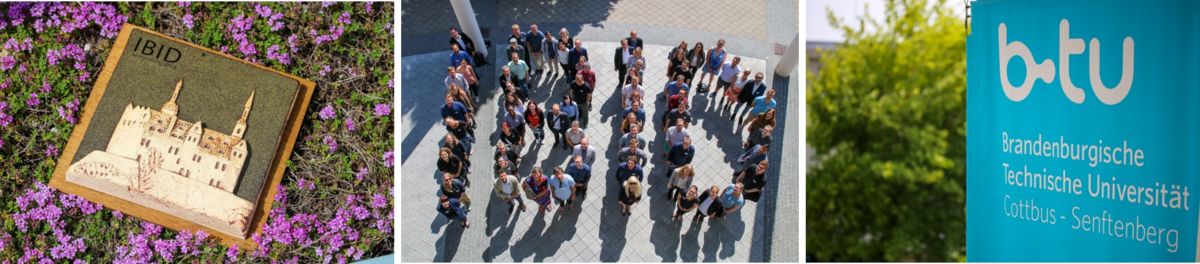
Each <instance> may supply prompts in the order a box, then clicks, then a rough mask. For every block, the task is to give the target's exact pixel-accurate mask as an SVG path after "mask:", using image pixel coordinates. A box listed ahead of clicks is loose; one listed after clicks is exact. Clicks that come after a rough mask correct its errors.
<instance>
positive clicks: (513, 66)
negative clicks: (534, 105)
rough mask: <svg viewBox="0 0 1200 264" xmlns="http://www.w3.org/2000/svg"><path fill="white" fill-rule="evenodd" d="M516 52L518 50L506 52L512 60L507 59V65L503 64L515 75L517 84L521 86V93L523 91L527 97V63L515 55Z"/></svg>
mask: <svg viewBox="0 0 1200 264" xmlns="http://www.w3.org/2000/svg"><path fill="white" fill-rule="evenodd" d="M518 53H519V52H510V53H508V55H509V57H510V58H512V60H511V61H509V62H508V65H505V66H507V67H508V69H509V70H510V71H512V74H513V75H514V76H516V77H517V86H519V87H521V93H524V94H525V96H526V97H529V86H530V85H529V70H530V69H529V64H528V63H525V61H523V60H521V59H520V58H519V57H518V56H517V54H518Z"/></svg>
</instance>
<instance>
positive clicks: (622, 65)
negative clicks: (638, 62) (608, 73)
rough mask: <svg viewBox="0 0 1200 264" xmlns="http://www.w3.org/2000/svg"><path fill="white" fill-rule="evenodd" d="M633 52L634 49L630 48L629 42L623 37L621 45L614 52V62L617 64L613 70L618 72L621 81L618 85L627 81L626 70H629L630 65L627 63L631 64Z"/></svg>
mask: <svg viewBox="0 0 1200 264" xmlns="http://www.w3.org/2000/svg"><path fill="white" fill-rule="evenodd" d="M632 53H633V49H631V48H629V43H628V42H626V41H625V40H624V39H622V40H621V47H620V48H617V50H616V51H615V53H614V54H613V64H614V65H615V68H613V70H614V71H616V72H617V76H618V78H620V81H621V82H619V83H617V85H621V84H624V83H625V71H627V70H629V67H627V66H626V65H627V64H629V57H631V56H632Z"/></svg>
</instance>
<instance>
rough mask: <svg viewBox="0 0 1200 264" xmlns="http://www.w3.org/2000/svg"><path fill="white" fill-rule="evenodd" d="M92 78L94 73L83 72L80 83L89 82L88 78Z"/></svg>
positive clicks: (80, 75)
mask: <svg viewBox="0 0 1200 264" xmlns="http://www.w3.org/2000/svg"><path fill="white" fill-rule="evenodd" d="M91 77H92V73H90V72H83V73H80V74H79V81H80V82H86V81H87V79H88V78H91Z"/></svg>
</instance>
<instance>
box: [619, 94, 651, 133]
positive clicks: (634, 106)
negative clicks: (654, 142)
mask: <svg viewBox="0 0 1200 264" xmlns="http://www.w3.org/2000/svg"><path fill="white" fill-rule="evenodd" d="M634 93H637V92H634ZM631 101H632V102H629V107H627V108H625V111H624V112H623V113H621V114H623V115H629V114H633V116H634V117H637V122H638V130H642V131H645V128H646V110H643V109H642V102H641V101H640V100H631Z"/></svg>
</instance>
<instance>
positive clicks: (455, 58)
mask: <svg viewBox="0 0 1200 264" xmlns="http://www.w3.org/2000/svg"><path fill="white" fill-rule="evenodd" d="M463 60H466V61H467V63H470V64H471V66H475V61H474V59H473V58H471V55H470V54H467V52H466V51H462V49H461V48H460V47H459V46H458V44H450V66H451V67H458V64H460V63H462V61H463Z"/></svg>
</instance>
